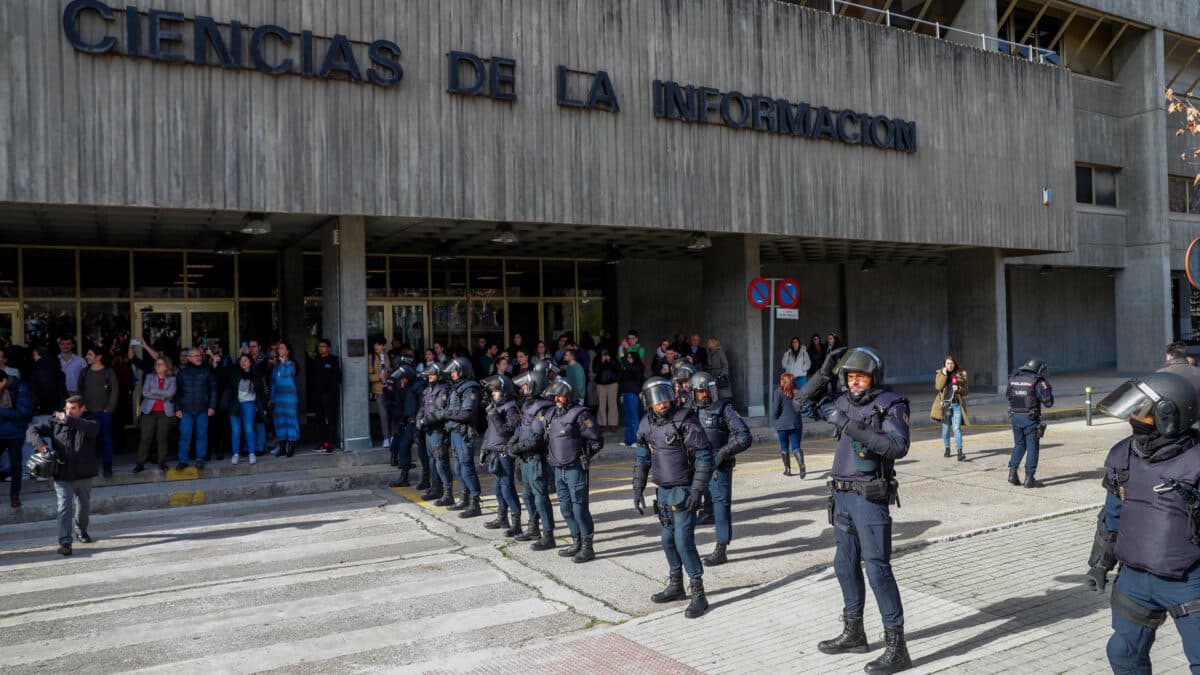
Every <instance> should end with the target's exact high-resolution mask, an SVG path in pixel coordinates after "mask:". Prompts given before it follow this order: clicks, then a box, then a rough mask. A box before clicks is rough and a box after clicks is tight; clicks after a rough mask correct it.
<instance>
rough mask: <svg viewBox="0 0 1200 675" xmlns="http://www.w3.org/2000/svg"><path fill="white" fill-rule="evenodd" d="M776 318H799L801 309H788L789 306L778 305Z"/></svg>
mask: <svg viewBox="0 0 1200 675" xmlns="http://www.w3.org/2000/svg"><path fill="white" fill-rule="evenodd" d="M775 318H777V319H799V318H800V310H798V309H794V308H793V309H788V308H787V307H776V308H775Z"/></svg>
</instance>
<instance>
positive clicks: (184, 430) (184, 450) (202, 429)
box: [179, 411, 208, 464]
mask: <svg viewBox="0 0 1200 675" xmlns="http://www.w3.org/2000/svg"><path fill="white" fill-rule="evenodd" d="M193 428H194V429H195V430H196V461H197V462H203V461H204V459H205V458H206V457H208V412H207V411H205V412H202V413H183V417H181V418H179V462H180V463H181V464H187V462H188V450H191V449H192V429H193Z"/></svg>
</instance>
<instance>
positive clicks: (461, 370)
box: [445, 356, 472, 382]
mask: <svg viewBox="0 0 1200 675" xmlns="http://www.w3.org/2000/svg"><path fill="white" fill-rule="evenodd" d="M445 370H446V376H447V377H449V376H450V373H458V381H459V382H462V381H464V380H469V379H471V375H472V373H471V359H468V358H467V357H465V356H456V357H454V358H453V359H450V362H449V363H447V364H446V366H445Z"/></svg>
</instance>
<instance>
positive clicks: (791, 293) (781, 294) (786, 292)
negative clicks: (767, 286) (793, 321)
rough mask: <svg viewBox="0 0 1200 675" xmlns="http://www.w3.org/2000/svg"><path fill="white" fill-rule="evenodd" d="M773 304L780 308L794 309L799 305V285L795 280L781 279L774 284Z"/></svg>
mask: <svg viewBox="0 0 1200 675" xmlns="http://www.w3.org/2000/svg"><path fill="white" fill-rule="evenodd" d="M775 303H776V304H778V305H779V306H780V307H795V306H796V305H799V304H800V284H797V283H796V280H795V279H781V280H780V281H779V283H777V284H775Z"/></svg>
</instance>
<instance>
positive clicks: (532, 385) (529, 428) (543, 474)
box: [508, 361, 557, 551]
mask: <svg viewBox="0 0 1200 675" xmlns="http://www.w3.org/2000/svg"><path fill="white" fill-rule="evenodd" d="M547 371H548V367H547V365H546V362H545V361H539V362H537V363H535V364H534V366H533V367H532V368H530V369H529V370H528V371H527V372H524V373H522V374H520V375H518V376H517V377H516V378H514V379H513V384H514V385H515V386H516V387H517V391H518V392H520V394H521V396H522V397H523V400H522V403H521V425H520V426H519V427H517V433H515V434H513V437H512V439H511V440H510V441H509V443H508V453H509V455H510V456H512V457H518V458H520V460H521V496H522V498H523V499H524V500H525V510H526V511H528V512H529V528H528V529H527V530H525V532H523V533H521V534H519V535H516V536H515V537H513V538H514V539H516V540H517V541H532V540H534V539H537V541H534V542H533V545H532V546H531V547H530V548H532V549H533V550H535V551H545V550H548V549H552V548H554V547H555V546H557V544H556V543H555V542H554V512H553V511H552V510H551V509H550V477H551V475H553V472H552V470H551V468H550V463H549V462H547V461H546V453H547V448H546V442H545V435H544V434H545V429H546V426H545V425H546V415H547V414H548V413H549V412H550V408H553V407H554V402H553V401H547V400H546V399H544V398H541V393H542V391H544V390H545V388H546V384H547V383H546V379H547ZM539 524H540V526H541V533H540V535H539V531H538V530H539Z"/></svg>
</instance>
